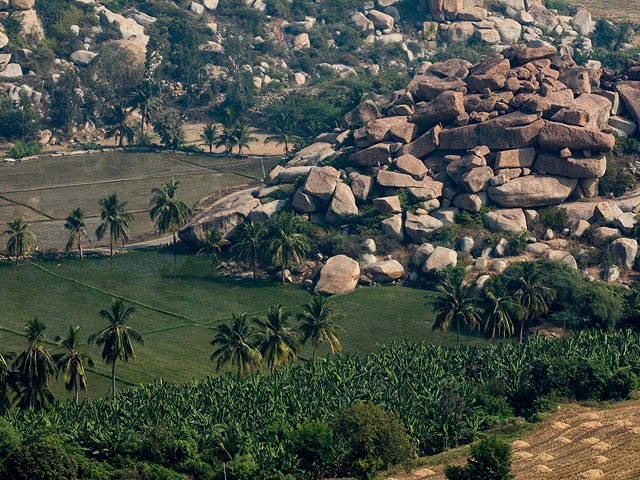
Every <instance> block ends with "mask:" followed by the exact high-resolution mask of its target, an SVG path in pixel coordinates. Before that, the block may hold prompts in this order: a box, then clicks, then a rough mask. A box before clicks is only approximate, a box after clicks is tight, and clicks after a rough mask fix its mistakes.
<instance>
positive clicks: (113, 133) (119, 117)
mask: <svg viewBox="0 0 640 480" xmlns="http://www.w3.org/2000/svg"><path fill="white" fill-rule="evenodd" d="M104 121H105V124H106V125H107V126H108V127H109V128H108V129H107V131H106V132H105V134H104V138H106V139H109V138H112V137H113V138H115V141H116V142H117V143H118V146H119V147H122V140H123V139H125V138H126V139H127V142H128V143H131V142H133V137H134V136H135V134H134V133H133V129H132V128H131V127H130V126H129V125H128V124H127V110H126V109H125V108H124V107H123V106H121V105H115V106H113V107H111V109H110V110H109V113H108V114H107V115H106V116H105V118H104Z"/></svg>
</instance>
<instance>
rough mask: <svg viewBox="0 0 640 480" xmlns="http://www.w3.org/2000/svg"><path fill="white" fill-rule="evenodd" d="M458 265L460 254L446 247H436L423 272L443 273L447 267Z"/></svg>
mask: <svg viewBox="0 0 640 480" xmlns="http://www.w3.org/2000/svg"><path fill="white" fill-rule="evenodd" d="M457 264H458V254H457V253H456V251H455V250H451V249H450V248H445V247H436V248H435V249H434V251H433V253H432V254H431V255H429V258H428V259H427V261H426V262H425V264H424V266H423V267H422V271H423V272H429V271H431V270H436V271H441V270H443V269H445V268H446V267H449V266H452V267H455V266H456V265H457Z"/></svg>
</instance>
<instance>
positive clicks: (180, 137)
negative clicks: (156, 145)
mask: <svg viewBox="0 0 640 480" xmlns="http://www.w3.org/2000/svg"><path fill="white" fill-rule="evenodd" d="M153 128H154V129H155V130H156V133H157V134H158V135H159V136H160V141H161V142H162V144H163V145H164V146H165V147H167V148H173V149H177V148H180V146H181V145H182V144H183V143H184V130H182V121H181V120H180V118H179V117H178V114H177V113H176V112H174V111H171V112H167V113H165V114H164V115H163V116H161V117H160V118H158V119H156V120H155V121H154V122H153Z"/></svg>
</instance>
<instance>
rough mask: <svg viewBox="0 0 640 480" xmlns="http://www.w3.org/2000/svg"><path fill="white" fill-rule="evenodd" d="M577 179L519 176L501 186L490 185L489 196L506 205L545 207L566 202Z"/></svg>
mask: <svg viewBox="0 0 640 480" xmlns="http://www.w3.org/2000/svg"><path fill="white" fill-rule="evenodd" d="M577 184H578V180H577V179H572V178H564V177H553V176H545V175H527V176H526V177H518V178H514V179H513V180H511V181H509V182H507V183H505V184H504V185H501V186H499V187H489V189H488V193H489V198H491V199H492V200H493V201H494V202H496V203H497V204H499V205H502V206H504V207H523V208H526V207H543V206H546V205H556V204H559V203H562V202H564V201H565V200H566V199H567V198H568V197H569V195H571V192H573V190H574V188H575V187H576V185H577Z"/></svg>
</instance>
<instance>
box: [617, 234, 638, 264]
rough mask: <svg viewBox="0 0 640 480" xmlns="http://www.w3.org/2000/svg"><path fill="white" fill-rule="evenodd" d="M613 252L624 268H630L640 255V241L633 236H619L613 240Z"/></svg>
mask: <svg viewBox="0 0 640 480" xmlns="http://www.w3.org/2000/svg"><path fill="white" fill-rule="evenodd" d="M611 253H612V254H613V256H614V257H615V258H616V259H617V260H618V261H619V262H620V265H621V266H622V267H623V268H626V269H627V270H630V269H632V268H633V264H634V263H635V260H636V255H638V242H637V241H636V240H634V239H632V238H617V239H615V240H614V241H613V242H611Z"/></svg>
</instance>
